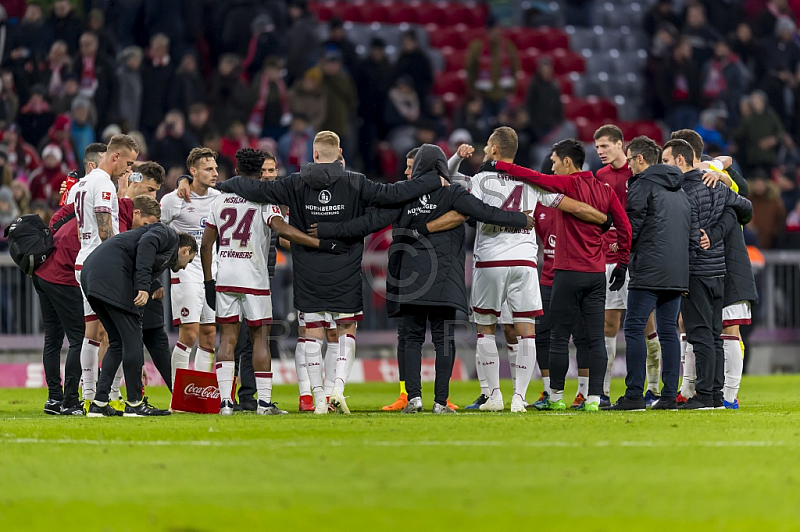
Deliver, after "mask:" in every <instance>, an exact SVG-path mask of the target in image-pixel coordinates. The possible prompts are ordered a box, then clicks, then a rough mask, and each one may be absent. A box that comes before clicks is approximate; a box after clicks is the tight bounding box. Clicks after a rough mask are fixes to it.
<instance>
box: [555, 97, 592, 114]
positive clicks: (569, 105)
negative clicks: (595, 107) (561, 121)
mask: <svg viewBox="0 0 800 532" xmlns="http://www.w3.org/2000/svg"><path fill="white" fill-rule="evenodd" d="M561 103H562V105H563V106H564V117H565V118H567V119H568V120H575V119H576V118H579V117H583V118H586V117H588V116H590V115H591V113H592V107H591V105H589V104H588V103H586V100H582V99H580V98H572V97H571V96H567V95H564V94H562V95H561Z"/></svg>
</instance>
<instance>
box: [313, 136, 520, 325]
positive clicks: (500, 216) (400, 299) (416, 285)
mask: <svg viewBox="0 0 800 532" xmlns="http://www.w3.org/2000/svg"><path fill="white" fill-rule="evenodd" d="M440 175H442V176H448V175H449V173H448V170H447V159H446V158H445V156H444V152H442V150H441V148H439V147H438V146H434V145H431V144H423V145H422V146H421V147H420V149H419V151H418V152H417V155H416V157H414V166H413V167H412V170H411V181H415V180H419V179H429V178H431V177H432V176H437V177H438V176H440ZM451 210H455V211H458V212H460V213H461V214H464V215H467V216H470V217H472V218H475V219H476V220H479V221H481V222H485V223H491V224H495V225H502V226H507V227H518V228H523V227H525V226H526V225H527V221H528V220H527V218H526V216H525V215H524V214H523V213H521V212H511V211H504V210H501V209H498V208H495V207H491V206H489V205H486V204H485V203H483V202H482V201H480V200H479V199H477V198H476V197H475V196H472V195H471V194H470V193H469V192H467V190H466V189H465V188H464V187H461V186H449V187H445V188H441V189H439V190H437V191H435V192H432V193H430V194H425V195H423V196H421V197H419V198H417V199H415V200H414V201H411V202H409V203H407V204H405V205H403V206H402V207H396V208H388V209H376V210H375V211H373V212H370V213H368V214H367V215H365V216H363V217H361V218H358V219H356V220H353V221H351V222H347V223H341V224H320V225H319V226H318V227H317V232H318V234H319V236H320V238H344V239H348V238H363V237H364V236H366V235H368V234H370V233H374V232H375V231H379V230H381V229H383V228H384V227H386V226H387V225H389V224H390V223H392V222H394V231H393V235H392V236H393V239H392V245H391V246H390V247H389V266H388V275H387V278H386V299H387V307H388V312H389V316H397V315H400V314H401V309H400V305H402V304H411V305H424V306H447V307H454V308H456V309H458V310H461V311H463V312H467V289H466V285H465V284H464V261H465V257H466V250H465V247H464V226H463V225H460V226H458V227H456V228H454V229H450V230H449V231H443V232H441V233H431V234H425V233H427V229H425V226H426V225H427V223H428V222H430V221H433V220H435V219H436V218H439V217H440V216H442V215H444V214H446V213H447V212H449V211H451Z"/></svg>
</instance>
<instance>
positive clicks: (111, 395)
mask: <svg viewBox="0 0 800 532" xmlns="http://www.w3.org/2000/svg"><path fill="white" fill-rule="evenodd" d="M121 384H122V364H120V365H119V367H118V368H117V372H116V373H115V374H114V380H113V381H111V391H110V392H108V400H109V401H119V400H120V399H122V394H121V393H120V392H119V387H120V385H121Z"/></svg>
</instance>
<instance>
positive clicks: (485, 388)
mask: <svg viewBox="0 0 800 532" xmlns="http://www.w3.org/2000/svg"><path fill="white" fill-rule="evenodd" d="M475 373H477V374H478V384H480V386H481V395H484V396H486V397H489V385H488V384H486V373H485V372H484V371H483V364H481V357H480V356H479V355H478V352H477V351H475Z"/></svg>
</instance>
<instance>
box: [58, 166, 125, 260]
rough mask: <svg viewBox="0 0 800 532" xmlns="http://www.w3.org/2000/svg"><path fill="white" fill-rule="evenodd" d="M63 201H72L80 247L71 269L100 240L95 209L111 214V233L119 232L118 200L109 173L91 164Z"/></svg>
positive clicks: (98, 211) (97, 244)
mask: <svg viewBox="0 0 800 532" xmlns="http://www.w3.org/2000/svg"><path fill="white" fill-rule="evenodd" d="M67 203H68V204H69V203H74V204H75V218H76V219H77V220H78V240H80V242H81V249H80V251H79V252H78V256H77V258H76V259H75V269H77V270H80V269H81V267H83V262H84V261H85V260H86V257H88V256H89V254H90V253H91V252H92V251H94V250H95V248H97V246H99V245H100V244H101V243H102V242H103V241H102V240H100V231H99V230H98V227H97V217H96V216H95V215H96V214H97V213H109V214H111V226H112V227H113V229H114V234H115V235H116V234H118V233H119V203H117V190H116V188H115V187H114V183H113V182H112V181H111V176H110V175H108V173H106V172H105V171H103V170H100V169H99V168H95V169H94V170H92V171H91V172H89V173H88V174H87V175H86V177H84V178H83V179H81V180H80V181H78V182H77V183H76V184H75V186H73V187H72V188H71V189H70V191H69V196H68V197H67Z"/></svg>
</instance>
